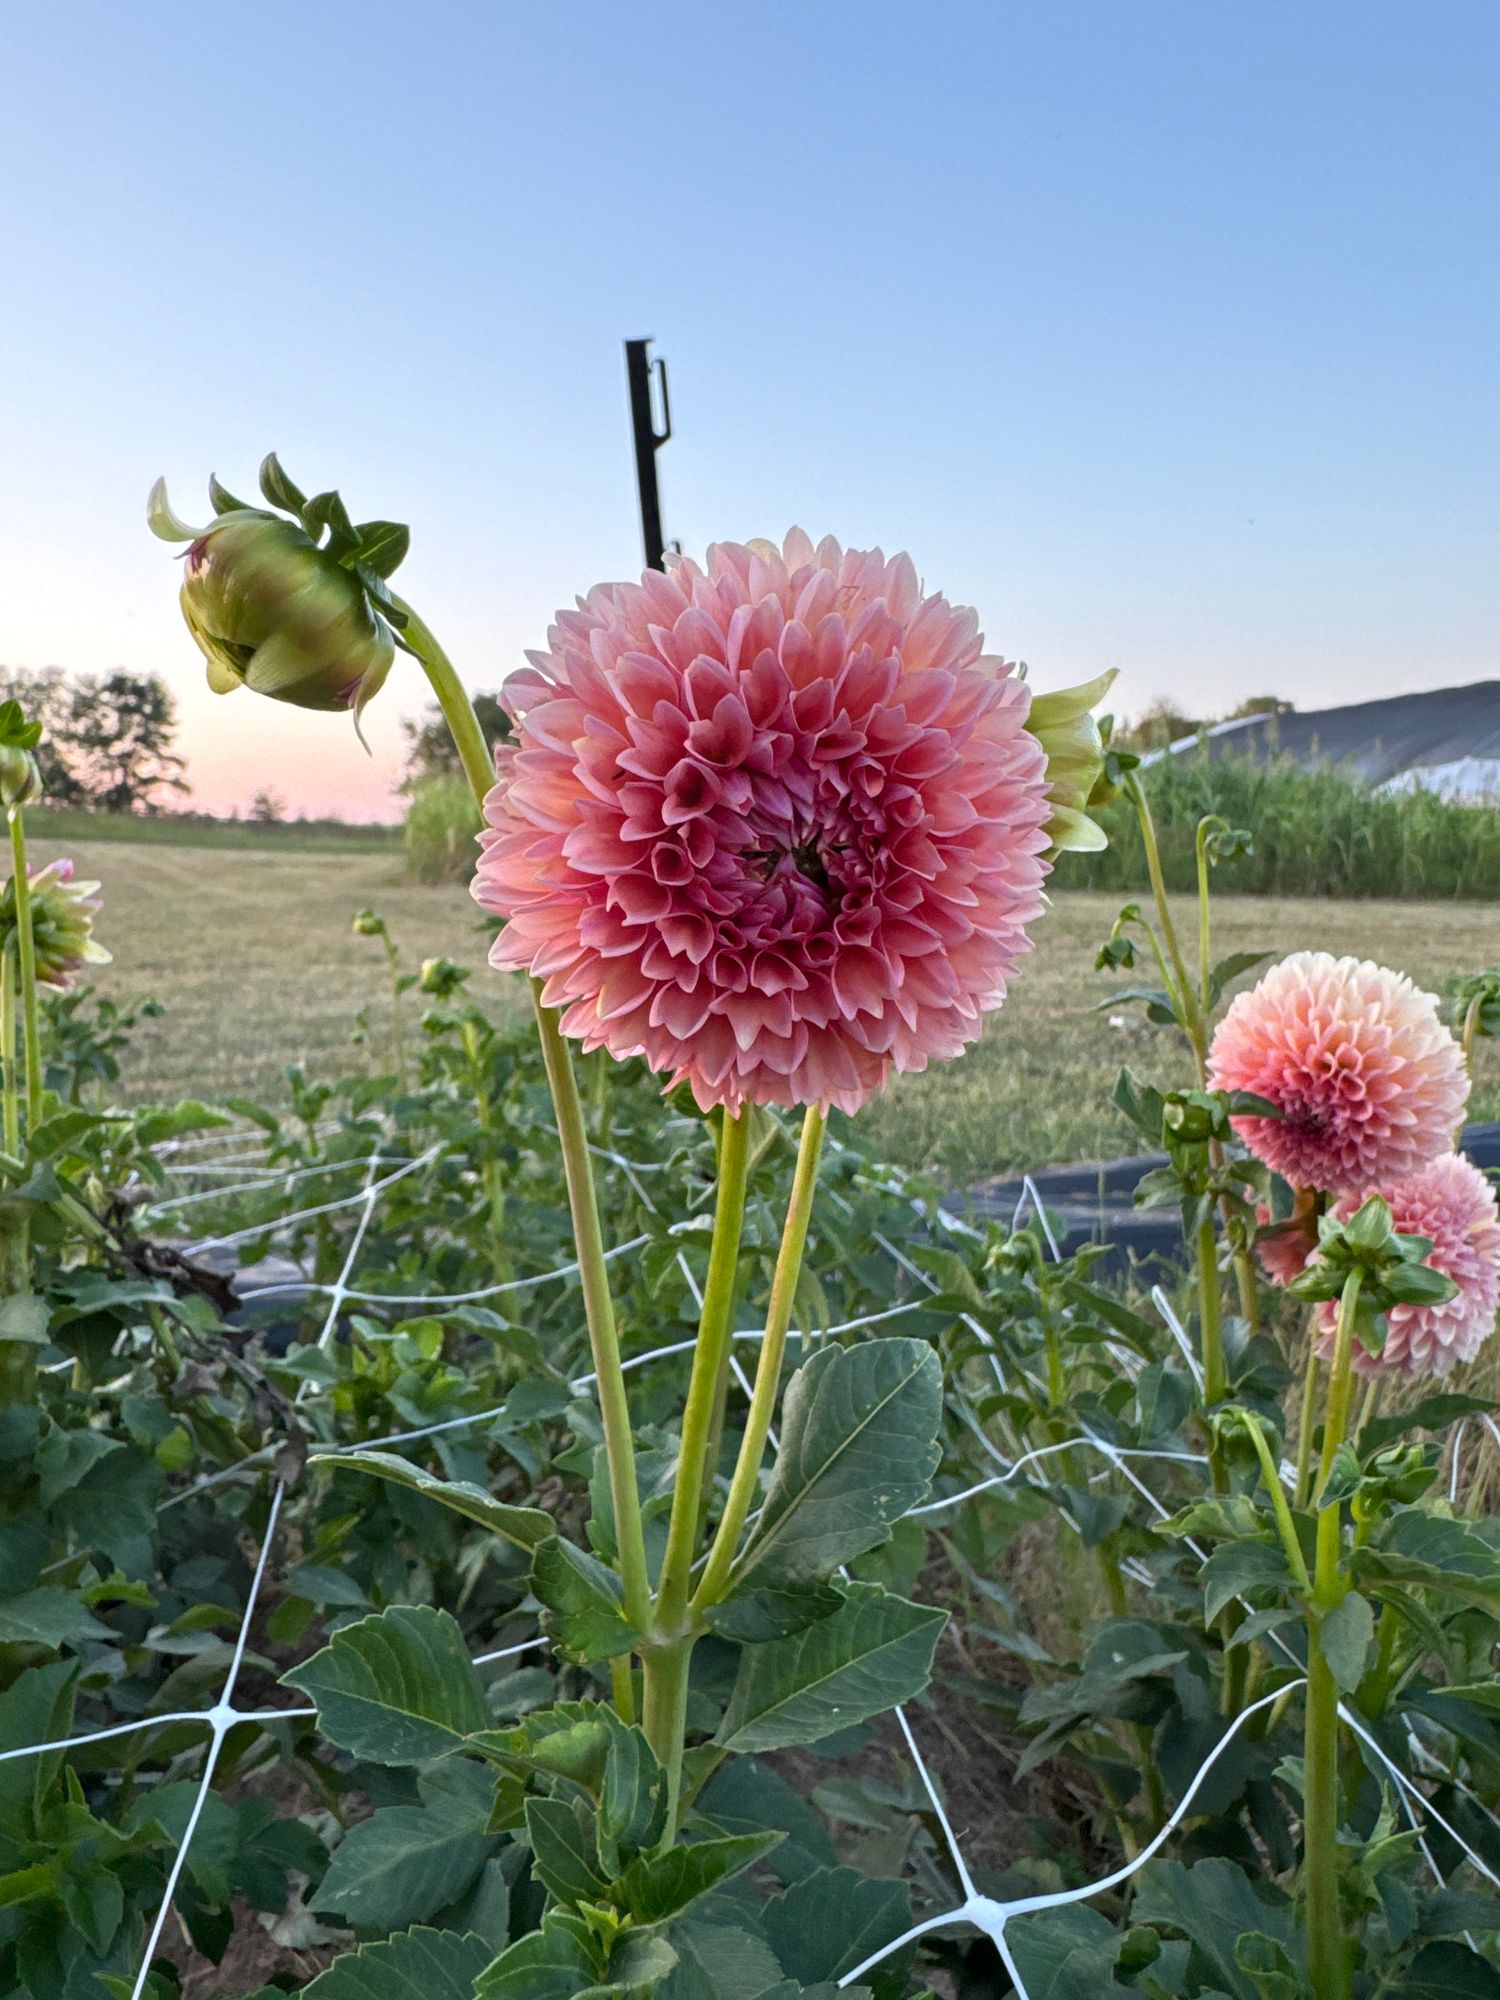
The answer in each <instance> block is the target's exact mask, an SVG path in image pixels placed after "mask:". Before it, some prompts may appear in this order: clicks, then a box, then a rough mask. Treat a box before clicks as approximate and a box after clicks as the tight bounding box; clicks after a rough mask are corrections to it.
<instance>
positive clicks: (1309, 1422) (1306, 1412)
mask: <svg viewBox="0 0 1500 2000" xmlns="http://www.w3.org/2000/svg"><path fill="white" fill-rule="evenodd" d="M1320 1373H1321V1370H1320V1368H1319V1364H1318V1329H1317V1322H1316V1321H1315V1320H1313V1319H1309V1322H1308V1328H1307V1359H1306V1361H1305V1363H1304V1365H1303V1371H1302V1408H1301V1411H1300V1413H1299V1416H1298V1420H1297V1483H1296V1485H1295V1486H1294V1487H1293V1488H1292V1498H1293V1499H1294V1500H1295V1501H1296V1503H1297V1505H1298V1506H1299V1507H1305V1506H1306V1505H1307V1502H1308V1498H1309V1496H1310V1494H1311V1492H1312V1447H1313V1432H1314V1431H1315V1430H1316V1429H1317V1424H1316V1421H1315V1419H1316V1416H1317V1409H1318V1382H1319V1378H1320Z"/></svg>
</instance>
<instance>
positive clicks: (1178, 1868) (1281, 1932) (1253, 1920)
mask: <svg viewBox="0 0 1500 2000" xmlns="http://www.w3.org/2000/svg"><path fill="white" fill-rule="evenodd" d="M1131 1914H1132V1916H1133V1917H1134V1918H1135V1920H1136V1921H1137V1922H1138V1923H1142V1924H1159V1925H1165V1926H1167V1927H1169V1928H1170V1929H1172V1930H1176V1931H1181V1933H1182V1935H1183V1936H1184V1937H1185V1938H1187V1939H1189V1940H1190V1941H1191V1943H1192V1946H1193V1950H1194V1952H1195V1954H1197V1956H1198V1957H1200V1958H1201V1959H1202V1961H1203V1962H1204V1965H1205V1967H1206V1968H1207V1979H1208V1980H1209V1981H1211V1982H1212V1983H1213V1984H1214V1985H1215V1986H1216V1987H1222V1988H1223V1990H1224V1992H1225V1993H1227V1994H1230V1995H1232V1996H1233V2000H1260V1995H1259V1993H1258V1992H1257V1989H1256V1985H1255V1981H1254V1979H1253V1978H1252V1977H1251V1975H1250V1974H1249V1973H1248V1972H1246V1971H1245V1970H1244V1968H1243V1967H1242V1966H1241V1965H1240V1963H1239V1959H1238V1956H1237V1951H1238V1946H1239V1942H1240V1939H1241V1938H1244V1937H1252V1936H1258V1937H1266V1938H1269V1939H1270V1940H1271V1941H1272V1943H1274V1944H1277V1945H1280V1946H1281V1948H1282V1949H1283V1950H1284V1951H1286V1952H1288V1953H1290V1952H1291V1951H1292V1950H1293V1949H1294V1948H1295V1939H1294V1933H1293V1929H1292V1913H1291V1906H1290V1904H1289V1903H1287V1902H1286V1901H1285V1900H1284V1899H1278V1900H1276V1901H1272V1900H1271V1899H1270V1898H1262V1897H1261V1896H1259V1895H1257V1893H1256V1891H1255V1888H1254V1886H1253V1884H1252V1883H1251V1881H1250V1879H1249V1877H1248V1876H1247V1875H1246V1874H1245V1872H1244V1870H1243V1869H1241V1868H1237V1867H1236V1866H1235V1864H1234V1863H1233V1862H1232V1861H1225V1860H1221V1859H1219V1858H1217V1857H1215V1858H1213V1859H1211V1860H1207V1861H1199V1862H1197V1863H1196V1864H1195V1865H1194V1866H1193V1867H1192V1868H1184V1867H1183V1865H1182V1863H1181V1862H1179V1861H1153V1862H1151V1863H1150V1864H1149V1865H1148V1866H1147V1867H1146V1868H1145V1869H1143V1870H1142V1872H1141V1874H1140V1875H1139V1877H1138V1878H1137V1886H1136V1894H1135V1903H1134V1906H1133V1908H1132V1911H1131Z"/></svg>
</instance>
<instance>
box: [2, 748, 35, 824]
mask: <svg viewBox="0 0 1500 2000" xmlns="http://www.w3.org/2000/svg"><path fill="white" fill-rule="evenodd" d="M41 796H42V774H41V772H40V771H39V770H38V769H37V761H36V759H35V757H33V756H32V754H31V752H30V751H29V750H21V749H18V748H17V747H16V745H15V744H12V743H0V806H4V807H5V808H6V810H7V811H9V809H10V808H11V807H12V806H29V805H30V804H31V803H32V801H33V800H34V799H39V798H40V797H41Z"/></svg>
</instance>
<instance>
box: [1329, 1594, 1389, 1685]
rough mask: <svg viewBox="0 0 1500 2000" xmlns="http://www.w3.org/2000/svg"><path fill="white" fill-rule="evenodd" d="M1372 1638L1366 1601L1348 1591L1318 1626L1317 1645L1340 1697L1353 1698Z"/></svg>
mask: <svg viewBox="0 0 1500 2000" xmlns="http://www.w3.org/2000/svg"><path fill="white" fill-rule="evenodd" d="M1374 1638H1375V1613H1374V1612H1373V1611H1372V1610H1371V1609H1370V1602H1369V1599H1368V1598H1365V1597H1361V1596H1360V1594H1359V1592H1358V1591H1357V1590H1351V1591H1349V1592H1347V1593H1346V1594H1345V1595H1344V1596H1343V1597H1341V1598H1340V1599H1339V1601H1338V1603H1337V1604H1336V1605H1335V1606H1334V1607H1333V1609H1332V1610H1331V1611H1325V1612H1324V1614H1323V1617H1322V1619H1321V1620H1320V1621H1319V1624H1318V1644H1319V1646H1320V1647H1321V1648H1322V1652H1323V1658H1324V1659H1325V1660H1326V1661H1327V1662H1328V1669H1329V1672H1330V1673H1331V1674H1332V1675H1333V1678H1334V1679H1335V1681H1337V1682H1338V1685H1339V1691H1340V1693H1342V1694H1353V1692H1354V1690H1355V1689H1356V1688H1357V1687H1358V1686H1359V1684H1360V1682H1361V1681H1362V1680H1363V1679H1364V1677H1365V1661H1366V1660H1367V1659H1368V1658H1369V1656H1370V1647H1371V1645H1372V1643H1373V1642H1374Z"/></svg>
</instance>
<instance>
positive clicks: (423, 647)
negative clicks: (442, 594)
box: [391, 592, 495, 809]
mask: <svg viewBox="0 0 1500 2000" xmlns="http://www.w3.org/2000/svg"><path fill="white" fill-rule="evenodd" d="M391 602H392V603H393V604H394V605H395V607H396V609H397V610H398V611H400V612H403V613H404V614H405V616H406V624H405V625H404V626H403V627H402V631H401V636H402V638H403V639H404V640H405V641H406V643H407V645H408V646H410V647H411V649H412V650H413V652H414V653H415V654H416V656H417V658H418V659H419V660H420V661H421V663H422V667H423V669H424V671H425V672H426V675H427V678H428V680H429V681H430V682H431V683H432V691H433V693H434V694H435V695H436V696H437V704H438V707H439V708H440V709H441V710H442V711H443V720H444V721H445V722H446V723H447V725H448V733H449V734H450V735H451V736H452V738H453V747H454V749H455V750H457V752H458V760H459V762H460V763H461V764H462V765H463V767H464V776H465V777H466V778H467V779H468V781H469V790H470V791H471V792H472V793H473V794H474V798H475V802H476V803H477V804H478V805H479V806H480V807H481V809H482V808H483V805H484V802H485V799H486V798H487V797H488V796H489V794H490V792H491V791H492V789H493V788H494V783H495V760H494V758H493V757H492V756H491V754H490V748H489V745H488V744H487V743H486V742H485V740H484V731H483V730H482V729H481V728H480V726H479V718H478V716H477V715H476V714H475V713H474V704H473V703H472V702H471V701H470V700H469V697H468V695H467V693H466V692H465V690H464V684H463V682H462V681H461V680H460V679H459V678H458V672H457V669H456V668H455V667H454V665H453V662H452V661H451V660H450V659H449V658H448V655H447V654H446V653H445V652H444V651H443V649H442V647H441V646H440V645H439V644H438V642H437V640H436V639H435V638H434V637H433V635H432V632H431V631H430V629H429V628H428V626H427V625H426V624H425V623H424V622H423V620H422V619H420V618H419V617H418V616H417V614H416V612H415V611H413V610H412V608H411V606H410V605H409V604H408V603H407V602H406V601H405V599H404V598H400V597H397V596H396V595H395V594H394V592H393V593H392V597H391Z"/></svg>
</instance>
